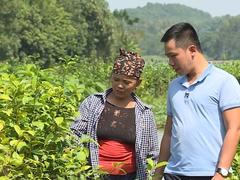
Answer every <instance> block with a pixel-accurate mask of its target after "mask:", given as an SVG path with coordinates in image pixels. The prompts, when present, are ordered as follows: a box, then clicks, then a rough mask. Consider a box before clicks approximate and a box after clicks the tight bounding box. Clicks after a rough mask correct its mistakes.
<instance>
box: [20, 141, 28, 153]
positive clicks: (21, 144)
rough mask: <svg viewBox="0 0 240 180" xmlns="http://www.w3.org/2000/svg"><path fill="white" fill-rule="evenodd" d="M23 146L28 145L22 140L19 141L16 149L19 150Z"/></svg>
mask: <svg viewBox="0 0 240 180" xmlns="http://www.w3.org/2000/svg"><path fill="white" fill-rule="evenodd" d="M23 147H28V146H27V144H26V143H25V142H24V141H20V142H19V143H18V145H17V150H18V151H20V150H21V149H22V148H23Z"/></svg>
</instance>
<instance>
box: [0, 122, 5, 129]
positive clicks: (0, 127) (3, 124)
mask: <svg viewBox="0 0 240 180" xmlns="http://www.w3.org/2000/svg"><path fill="white" fill-rule="evenodd" d="M4 126H5V122H4V121H2V120H0V131H2V130H3V128H4Z"/></svg>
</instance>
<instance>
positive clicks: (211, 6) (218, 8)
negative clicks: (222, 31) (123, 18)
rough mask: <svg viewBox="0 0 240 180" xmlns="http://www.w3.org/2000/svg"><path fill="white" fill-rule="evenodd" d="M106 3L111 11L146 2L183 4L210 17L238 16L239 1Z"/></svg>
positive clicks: (133, 0)
mask: <svg viewBox="0 0 240 180" xmlns="http://www.w3.org/2000/svg"><path fill="white" fill-rule="evenodd" d="M107 2H108V4H109V8H110V9H111V10H114V9H124V8H136V7H143V6H145V5H146V4H147V2H152V3H156V2H158V3H161V4H163V3H165V4H169V3H178V4H184V5H186V6H189V7H193V8H197V9H200V10H203V11H205V12H208V13H210V14H211V15H212V16H223V15H227V14H229V15H232V16H236V15H240V0H107Z"/></svg>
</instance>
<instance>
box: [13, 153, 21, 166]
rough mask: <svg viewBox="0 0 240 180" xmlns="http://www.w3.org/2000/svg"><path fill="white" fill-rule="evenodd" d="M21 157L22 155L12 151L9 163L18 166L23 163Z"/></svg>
mask: <svg viewBox="0 0 240 180" xmlns="http://www.w3.org/2000/svg"><path fill="white" fill-rule="evenodd" d="M23 158H24V157H22V156H20V155H19V154H18V153H17V152H13V154H12V159H11V164H12V165H15V166H20V165H22V164H23Z"/></svg>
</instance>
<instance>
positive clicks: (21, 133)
mask: <svg viewBox="0 0 240 180" xmlns="http://www.w3.org/2000/svg"><path fill="white" fill-rule="evenodd" d="M13 128H14V129H15V131H16V133H17V134H18V135H19V136H20V137H21V136H22V135H23V131H22V130H21V128H20V127H19V126H18V125H14V126H13Z"/></svg>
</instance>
